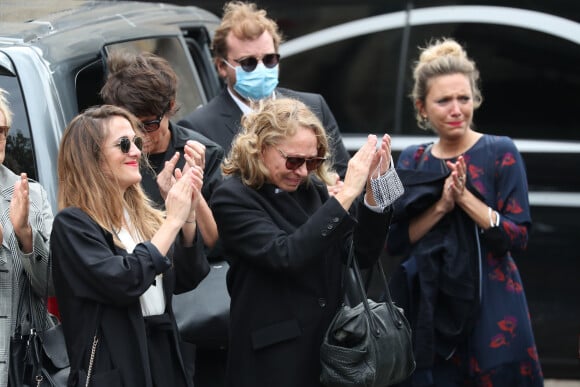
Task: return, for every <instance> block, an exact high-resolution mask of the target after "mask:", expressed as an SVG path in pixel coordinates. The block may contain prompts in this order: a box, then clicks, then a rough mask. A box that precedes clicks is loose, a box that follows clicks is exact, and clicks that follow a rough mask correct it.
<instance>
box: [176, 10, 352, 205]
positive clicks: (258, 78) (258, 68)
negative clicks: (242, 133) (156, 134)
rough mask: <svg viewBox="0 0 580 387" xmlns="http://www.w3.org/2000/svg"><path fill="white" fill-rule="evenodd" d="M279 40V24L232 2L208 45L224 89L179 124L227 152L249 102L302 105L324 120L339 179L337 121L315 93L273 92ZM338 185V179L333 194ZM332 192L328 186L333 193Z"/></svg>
mask: <svg viewBox="0 0 580 387" xmlns="http://www.w3.org/2000/svg"><path fill="white" fill-rule="evenodd" d="M281 41H282V37H281V35H280V32H279V29H278V25H277V24H276V22H274V21H273V20H272V19H270V18H268V17H267V15H266V11H265V10H261V9H258V8H257V7H256V5H255V4H252V3H243V2H239V1H233V2H229V3H226V5H225V6H224V15H223V18H222V21H221V24H220V25H219V27H218V28H217V30H216V31H215V35H214V39H213V42H212V49H213V55H214V61H215V66H216V68H217V70H218V73H219V75H220V76H221V77H222V78H223V79H224V81H225V83H226V86H227V87H225V88H224V90H223V91H222V92H221V93H220V94H218V95H217V96H216V97H214V98H213V99H212V100H211V101H210V102H209V103H208V104H206V105H204V106H201V107H199V108H198V109H196V110H194V111H193V112H191V113H189V114H188V115H187V116H185V117H184V118H183V119H182V120H181V121H179V122H178V124H179V125H181V126H184V127H186V128H190V129H193V130H195V131H197V132H199V133H202V134H203V135H205V136H206V137H208V138H210V139H211V140H213V141H215V142H217V143H218V144H219V145H221V146H222V148H223V149H224V151H225V152H226V154H227V153H229V150H230V146H231V143H232V140H233V138H234V136H235V135H236V134H237V133H238V131H239V128H240V120H241V117H242V114H245V113H247V112H249V111H251V107H250V106H251V102H252V101H257V100H261V99H264V98H279V97H282V96H284V97H289V98H295V99H298V100H300V101H302V102H304V104H306V105H307V106H308V107H309V108H310V109H311V110H312V111H313V112H314V113H315V114H316V115H317V116H318V118H319V119H320V121H322V124H323V126H324V128H325V129H326V132H327V134H328V135H329V137H330V138H331V147H330V149H331V151H332V155H333V160H334V164H333V167H334V169H335V171H336V172H337V173H338V175H339V176H340V177H341V178H342V177H344V173H345V172H346V166H347V163H348V160H349V155H348V152H347V151H346V149H345V147H344V145H343V143H342V137H341V135H340V131H339V129H338V125H337V123H336V120H335V118H334V116H333V114H332V112H331V111H330V108H329V107H328V105H327V104H326V101H325V100H324V98H323V97H322V96H321V95H319V94H312V93H302V92H297V91H293V90H289V89H283V88H276V86H277V85H278V71H279V64H278V63H279V60H280V55H279V54H278V48H279V46H280V43H281ZM340 184H341V182H340V181H339V180H337V186H336V187H335V188H336V189H337V188H338V187H339V186H340ZM335 188H333V187H329V190H330V192H331V194H332V193H334V192H333V189H335Z"/></svg>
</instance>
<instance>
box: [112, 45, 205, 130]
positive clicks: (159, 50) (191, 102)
mask: <svg viewBox="0 0 580 387" xmlns="http://www.w3.org/2000/svg"><path fill="white" fill-rule="evenodd" d="M105 50H106V52H107V54H110V53H111V52H113V51H114V50H121V51H130V52H135V53H139V52H144V51H145V52H150V53H153V54H155V55H159V56H160V57H163V58H165V59H166V60H167V61H168V62H169V63H170V64H171V66H172V67H173V70H175V72H176V74H177V78H178V82H179V87H178V89H177V102H178V104H180V105H181V108H180V109H179V110H178V111H177V113H176V114H175V116H174V117H173V120H175V122H177V121H179V119H180V118H181V117H182V116H183V115H184V114H187V112H190V111H192V110H194V109H195V108H196V107H197V106H199V105H201V104H202V103H203V102H204V101H205V100H206V96H205V94H204V91H203V88H202V83H201V80H200V77H199V74H198V73H197V70H196V69H195V67H192V66H191V65H190V60H191V59H190V58H188V56H187V54H186V53H187V52H188V51H187V50H188V49H187V47H182V42H181V41H180V40H179V39H176V38H155V39H142V40H133V41H127V42H122V43H115V44H111V45H109V46H106V47H105Z"/></svg>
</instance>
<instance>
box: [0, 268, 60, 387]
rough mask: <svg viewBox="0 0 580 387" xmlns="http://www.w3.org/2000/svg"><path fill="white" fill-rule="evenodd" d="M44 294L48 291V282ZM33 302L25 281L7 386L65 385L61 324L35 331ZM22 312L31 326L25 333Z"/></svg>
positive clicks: (28, 283) (47, 386)
mask: <svg viewBox="0 0 580 387" xmlns="http://www.w3.org/2000/svg"><path fill="white" fill-rule="evenodd" d="M47 277H48V271H47ZM46 293H47V294H48V285H47V291H46ZM26 298H27V299H28V311H26V313H25V311H24V310H23V309H24V306H23V305H24V304H25V302H24V299H26ZM32 305H33V304H32V289H31V285H30V282H29V281H28V280H26V281H25V286H24V287H23V289H22V292H21V297H20V300H19V301H18V310H17V314H16V318H17V328H16V331H15V333H14V334H13V335H12V337H11V338H10V365H9V371H8V378H9V385H10V387H29V386H30V387H32V386H34V387H66V385H67V379H68V375H69V373H70V363H69V359H68V354H67V351H66V344H65V340H64V332H63V330H62V326H61V325H60V324H57V325H54V326H52V327H50V328H47V329H44V330H37V328H38V327H40V326H41V325H40V317H39V316H37V315H36V312H35V311H34V310H33V309H34V308H33V307H32ZM45 305H46V302H45ZM25 314H26V315H27V316H29V318H30V321H29V324H30V325H31V329H30V331H29V332H26V333H25V332H22V325H23V323H24V315H25Z"/></svg>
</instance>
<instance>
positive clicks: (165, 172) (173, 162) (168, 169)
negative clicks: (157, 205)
mask: <svg viewBox="0 0 580 387" xmlns="http://www.w3.org/2000/svg"><path fill="white" fill-rule="evenodd" d="M178 161H179V152H175V154H174V155H173V157H172V158H171V159H170V160H169V161H166V162H165V165H164V166H163V169H162V170H161V172H159V174H158V175H157V180H156V181H157V186H158V187H159V193H160V194H161V197H162V198H163V200H165V199H166V198H167V193H168V192H169V190H170V189H171V187H173V184H175V181H176V180H175V177H174V171H175V167H176V166H177V162H178Z"/></svg>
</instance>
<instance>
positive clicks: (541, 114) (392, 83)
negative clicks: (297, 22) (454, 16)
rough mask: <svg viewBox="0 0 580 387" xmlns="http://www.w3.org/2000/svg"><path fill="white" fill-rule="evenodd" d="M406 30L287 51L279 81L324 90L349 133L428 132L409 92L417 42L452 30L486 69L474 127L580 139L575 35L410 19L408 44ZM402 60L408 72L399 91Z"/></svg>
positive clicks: (578, 55) (514, 134) (579, 52)
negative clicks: (418, 119) (420, 125)
mask: <svg viewBox="0 0 580 387" xmlns="http://www.w3.org/2000/svg"><path fill="white" fill-rule="evenodd" d="M530 27H533V26H530ZM403 32H404V30H403V29H402V28H396V29H390V30H386V31H380V32H375V33H371V34H367V35H362V36H358V37H354V38H347V39H344V40H341V41H339V42H336V43H331V44H327V45H324V46H321V47H317V48H315V49H310V50H307V51H303V52H300V53H297V54H293V55H292V56H289V57H287V58H284V57H283V58H282V66H283V67H284V70H283V71H281V72H280V74H281V86H288V87H291V88H294V89H297V90H305V91H316V92H319V93H321V94H322V95H323V96H324V97H325V98H326V99H327V102H328V103H329V105H330V107H331V109H332V111H333V113H334V114H335V116H336V119H337V121H338V123H339V126H340V129H341V132H342V133H343V134H347V133H366V132H375V133H377V132H388V133H392V134H395V135H397V134H405V135H425V132H424V131H421V130H420V129H418V128H417V124H416V122H415V119H414V113H413V104H412V102H411V100H410V99H409V97H408V96H409V94H410V93H411V90H412V87H413V81H412V67H413V61H414V60H416V59H417V56H418V49H417V47H419V46H421V47H423V46H425V45H426V44H427V43H428V42H429V41H430V39H432V38H434V37H453V38H455V39H456V40H458V41H459V42H460V43H461V44H463V45H464V46H465V47H466V49H467V52H468V54H469V55H470V56H471V57H472V58H473V59H474V60H475V61H476V63H477V65H478V68H479V70H480V73H481V79H482V83H481V88H482V93H483V98H484V102H483V104H482V106H481V107H480V108H479V110H478V111H477V112H476V113H475V117H474V123H475V127H476V128H478V129H480V130H481V131H483V132H486V133H490V134H499V135H507V136H510V137H513V138H530V139H544V138H550V139H553V140H580V131H578V130H577V124H576V119H575V115H574V114H573V112H575V111H576V110H577V107H578V103H577V101H578V95H580V76H579V75H578V70H577V64H578V63H580V45H578V44H577V43H573V42H570V41H568V40H565V39H562V38H559V37H555V36H552V35H548V34H545V33H543V32H538V31H535V30H532V29H527V28H520V27H512V26H504V25H495V24H483V23H448V24H428V25H421V26H413V27H411V30H410V34H409V43H408V45H407V46H406V47H402V44H403V42H405V39H403ZM401 52H406V55H405V58H404V59H405V60H404V61H403V62H402V63H403V64H404V65H403V66H402V67H400V66H399V63H400V55H401ZM400 68H402V69H403V70H404V72H405V73H404V74H403V75H402V76H403V79H402V86H403V87H402V91H399V92H398V93H397V90H398V89H397V85H398V83H397V81H398V78H399V77H400V76H401V75H400ZM399 90H400V89H399ZM397 106H398V107H399V109H400V111H399V112H397V111H396V107H397ZM554 112H557V114H554ZM397 114H398V115H399V117H400V119H399V121H398V122H397V120H396V117H397Z"/></svg>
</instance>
